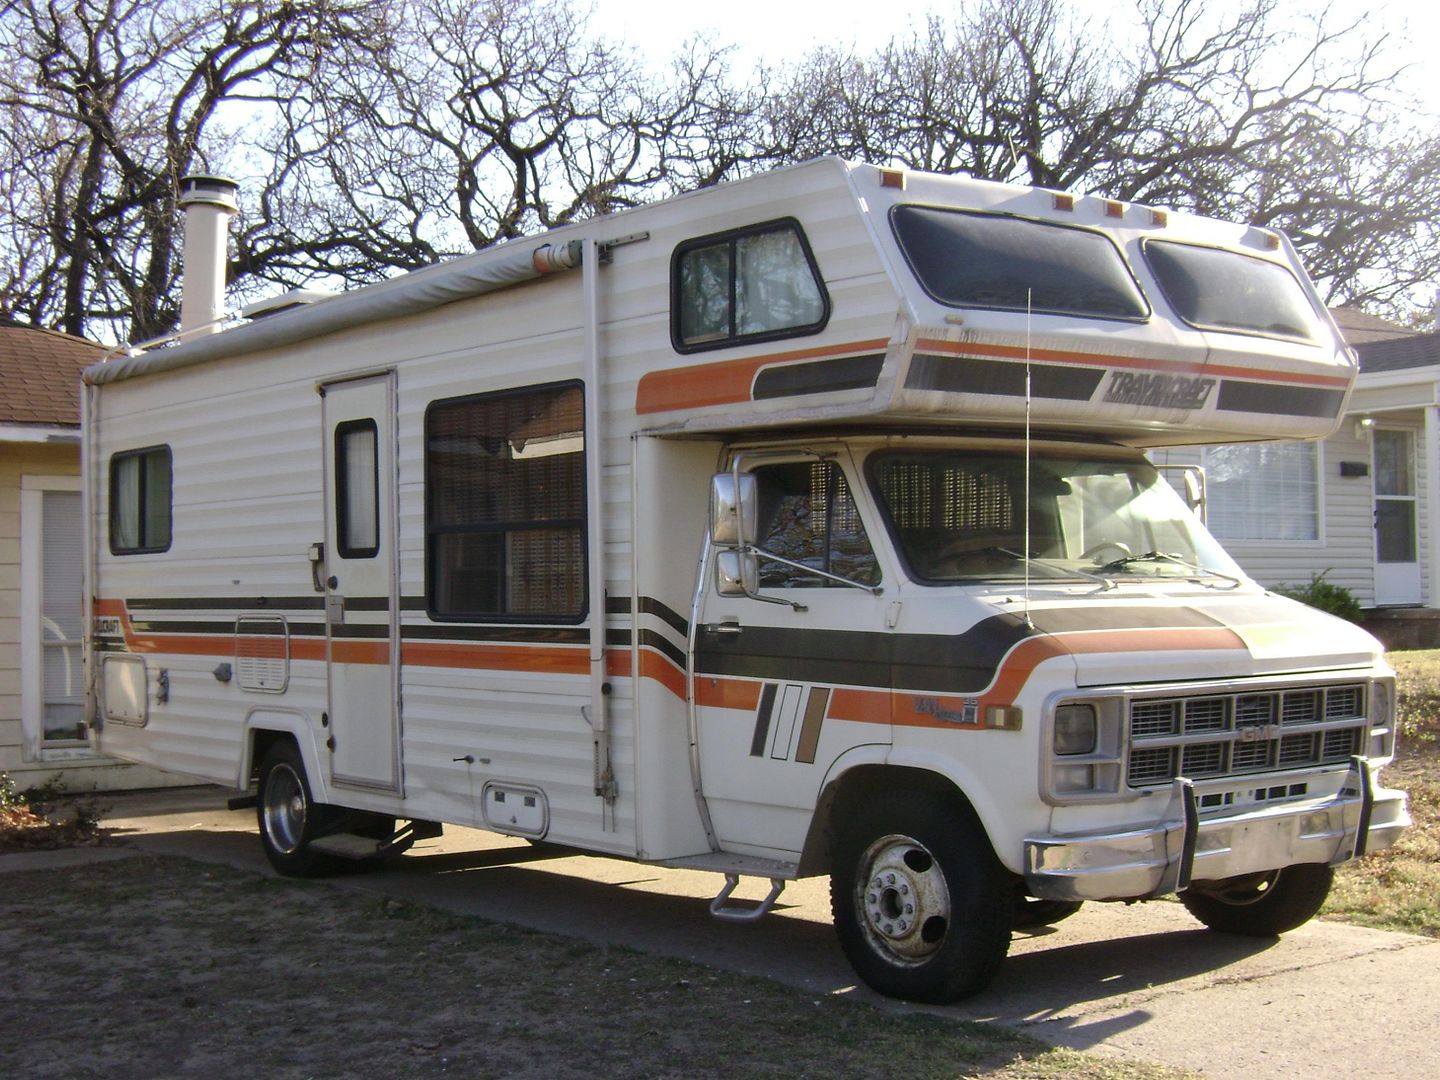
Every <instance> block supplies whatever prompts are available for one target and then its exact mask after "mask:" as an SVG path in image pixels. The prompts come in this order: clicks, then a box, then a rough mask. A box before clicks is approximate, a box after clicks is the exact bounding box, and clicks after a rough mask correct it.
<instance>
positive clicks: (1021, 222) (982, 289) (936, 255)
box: [890, 206, 1149, 319]
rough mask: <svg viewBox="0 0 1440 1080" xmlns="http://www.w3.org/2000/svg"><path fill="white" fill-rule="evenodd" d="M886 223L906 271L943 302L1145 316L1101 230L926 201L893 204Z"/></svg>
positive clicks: (1058, 312)
mask: <svg viewBox="0 0 1440 1080" xmlns="http://www.w3.org/2000/svg"><path fill="white" fill-rule="evenodd" d="M890 220H891V224H892V227H893V228H894V230H895V236H896V238H897V239H898V240H899V241H900V250H901V251H903V252H904V253H905V259H906V261H907V262H909V264H910V268H911V270H913V271H914V272H915V276H916V277H917V278H918V279H919V280H920V284H921V285H922V286H924V288H925V291H926V292H927V293H929V294H930V295H931V296H933V297H934V298H935V299H936V300H939V301H940V302H941V303H942V304H950V305H953V306H956V307H982V308H998V309H1000V310H1010V311H1027V310H1029V311H1035V312H1038V313H1042V314H1056V315H1084V316H1089V317H1092V318H1105V319H1143V318H1145V317H1146V315H1147V314H1148V313H1149V310H1148V308H1147V307H1146V305H1145V298H1144V297H1143V296H1142V295H1141V294H1140V288H1139V286H1137V285H1136V284H1135V280H1134V278H1132V277H1131V276H1130V270H1129V268H1128V267H1127V266H1126V265H1125V260H1124V259H1122V258H1121V257H1120V251H1119V249H1118V248H1116V247H1115V245H1114V244H1113V243H1111V242H1110V240H1109V239H1108V238H1107V237H1105V236H1104V235H1103V234H1101V233H1098V232H1092V231H1091V230H1089V229H1079V228H1075V227H1073V226H1065V225H1057V224H1053V223H1051V222H1043V221H1029V220H1026V219H1024V218H1017V217H1008V216H1005V215H1001V214H979V213H972V212H968V211H961V210H941V209H937V208H934V207H928V206H897V207H895V209H894V210H893V211H891V218H890Z"/></svg>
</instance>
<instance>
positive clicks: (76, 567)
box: [0, 323, 175, 790]
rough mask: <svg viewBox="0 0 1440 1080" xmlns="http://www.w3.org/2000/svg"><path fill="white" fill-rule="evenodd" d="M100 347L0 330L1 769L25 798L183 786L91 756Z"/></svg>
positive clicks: (14, 328)
mask: <svg viewBox="0 0 1440 1080" xmlns="http://www.w3.org/2000/svg"><path fill="white" fill-rule="evenodd" d="M100 353H101V349H100V347H99V346H98V345H94V344H92V343H90V342H88V341H84V340H81V339H80V338H75V337H71V336H69V335H67V334H61V333H57V332H55V331H53V330H42V329H38V328H35V327H28V326H19V325H15V324H13V323H4V324H0V772H5V773H8V774H9V775H10V777H11V778H12V779H13V780H14V781H15V784H16V786H17V787H19V788H21V789H25V788H29V787H34V786H38V785H41V784H44V783H47V782H49V781H51V780H55V779H56V778H57V777H58V778H59V779H58V783H60V784H61V785H62V786H64V787H66V788H68V789H71V790H92V789H93V790H114V789H116V788H122V787H125V788H134V787H152V786H157V785H160V784H167V783H174V782H175V780H174V779H173V778H167V777H165V776H164V775H163V774H160V773H157V772H154V771H153V770H147V769H140V768H138V767H136V766H133V765H125V764H121V763H119V762H116V761H113V760H111V759H108V758H103V757H100V756H98V755H96V754H95V753H93V752H92V751H91V750H90V747H89V744H88V742H87V738H86V735H87V732H86V727H85V717H84V700H85V698H84V692H83V686H82V678H83V672H82V668H81V648H80V635H81V614H80V612H81V604H80V601H81V559H82V534H81V513H80V371H81V369H82V368H84V367H85V366H86V365H87V364H91V363H94V362H95V360H96V359H98V358H99V356H100Z"/></svg>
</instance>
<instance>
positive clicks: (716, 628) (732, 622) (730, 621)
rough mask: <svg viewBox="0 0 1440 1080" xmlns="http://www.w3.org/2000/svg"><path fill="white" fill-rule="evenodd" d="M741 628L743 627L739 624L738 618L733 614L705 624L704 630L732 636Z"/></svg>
mask: <svg viewBox="0 0 1440 1080" xmlns="http://www.w3.org/2000/svg"><path fill="white" fill-rule="evenodd" d="M742 629H744V628H743V627H742V626H741V625H740V620H739V619H737V618H735V616H733V615H730V616H727V617H726V618H723V619H721V620H720V621H719V622H712V623H706V624H705V632H706V633H707V634H718V635H720V636H723V637H734V636H735V635H736V634H738V633H740V631H741V630H742Z"/></svg>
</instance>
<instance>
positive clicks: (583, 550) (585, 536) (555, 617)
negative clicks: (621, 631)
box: [421, 379, 591, 626]
mask: <svg viewBox="0 0 1440 1080" xmlns="http://www.w3.org/2000/svg"><path fill="white" fill-rule="evenodd" d="M570 389H574V390H578V391H579V393H580V402H581V425H582V428H581V437H582V440H583V446H582V449H581V451H580V507H579V509H580V513H579V516H578V517H577V518H575V519H566V520H567V521H570V520H573V522H574V525H573V526H567V527H574V528H577V529H578V530H579V533H580V560H579V561H580V581H579V585H578V588H579V594H580V606H579V610H578V612H577V613H576V614H574V615H571V614H569V613H556V612H548V613H542V612H522V613H518V614H512V613H508V612H498V611H497V612H449V611H440V610H439V609H438V608H437V607H436V604H435V584H436V579H437V575H436V574H435V571H434V559H435V550H434V547H433V546H432V543H433V541H432V538H433V537H435V536H437V535H441V534H442V533H446V534H448V533H454V532H463V533H498V534H500V535H504V534H505V533H507V532H509V531H511V530H508V529H504V528H499V527H497V528H494V529H444V530H441V529H437V528H435V527H434V526H433V524H432V522H433V513H434V511H433V507H434V503H433V501H432V500H433V498H434V492H435V490H436V487H435V482H434V476H433V471H434V470H433V467H432V463H431V457H430V423H431V417H432V415H433V413H434V412H435V410H437V409H443V408H452V407H455V406H460V405H466V404H470V403H473V402H480V401H493V400H497V399H500V398H507V397H512V398H513V397H524V396H538V395H540V394H545V393H553V394H556V395H557V396H558V394H559V393H562V392H564V391H566V390H570ZM584 403H585V384H584V382H583V381H582V380H580V379H562V380H559V381H557V382H549V383H535V384H531V385H526V386H511V387H504V388H502V389H498V390H486V391H481V392H480V393H476V394H459V395H456V396H454V397H447V398H436V399H435V400H433V401H431V402H430V403H429V404H427V405H426V406H425V415H424V418H423V421H422V426H421V447H422V449H421V454H422V456H423V465H424V484H425V490H424V494H423V498H422V504H423V507H424V519H423V528H424V543H423V550H422V553H421V555H422V559H423V564H422V565H423V568H424V579H425V614H426V616H427V617H428V618H429V619H430V620H431V621H433V622H441V623H483V624H502V625H515V624H519V625H527V624H539V625H548V626H578V625H581V624H583V623H584V622H586V620H587V619H588V618H589V617H590V521H589V513H588V509H589V500H588V497H587V490H586V489H587V486H588V482H589V477H588V472H587V469H586V455H587V454H589V453H590V452H591V447H590V445H589V438H590V433H589V431H587V430H585V429H584V427H583V425H584V416H585V412H584ZM507 523H508V522H506V523H497V526H499V525H503V524H507Z"/></svg>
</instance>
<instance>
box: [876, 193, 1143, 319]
mask: <svg viewBox="0 0 1440 1080" xmlns="http://www.w3.org/2000/svg"><path fill="white" fill-rule="evenodd" d="M907 209H912V210H934V211H937V212H941V213H947V214H954V215H956V216H959V217H972V218H988V219H991V220H1006V221H1018V222H1021V223H1023V224H1026V225H1038V226H1041V227H1043V228H1049V229H1060V230H1063V231H1066V232H1076V233H1083V234H1086V235H1089V236H1095V237H1098V238H1099V239H1101V240H1103V241H1104V242H1105V243H1106V244H1108V245H1109V246H1110V248H1111V250H1113V251H1114V252H1115V257H1116V258H1117V259H1118V260H1119V265H1120V268H1121V269H1123V270H1124V271H1125V274H1126V276H1127V277H1128V278H1129V279H1130V284H1131V285H1132V286H1134V289H1135V295H1136V296H1137V297H1139V299H1140V304H1141V306H1142V308H1143V310H1142V311H1141V313H1140V314H1138V315H1108V314H1101V313H1091V312H1083V311H1064V310H1060V309H1057V308H1050V307H1036V308H1031V309H1029V314H1032V315H1046V316H1051V317H1054V318H1061V319H1065V318H1070V319H1094V320H1098V321H1100V322H1122V323H1130V324H1139V323H1148V322H1149V321H1150V320H1151V319H1153V318H1154V317H1155V305H1154V304H1153V303H1152V302H1151V300H1150V296H1149V294H1148V293H1146V291H1145V287H1144V286H1143V285H1142V284H1141V283H1140V278H1139V277H1138V276H1137V275H1136V273H1135V267H1133V266H1131V265H1130V260H1129V259H1128V258H1127V257H1126V255H1125V249H1124V248H1123V247H1122V246H1121V245H1120V244H1118V243H1116V241H1115V238H1114V237H1113V236H1111V235H1110V234H1109V233H1107V232H1105V231H1104V230H1103V229H1096V228H1092V227H1090V226H1088V225H1079V224H1075V223H1073V222H1068V221H1051V220H1050V219H1048V218H1040V217H1031V216H1029V215H1027V214H1014V213H1009V212H1004V211H995V210H977V209H973V208H970V207H963V206H937V205H935V204H933V203H919V202H901V203H896V204H895V205H894V206H892V207H891V208H890V211H889V213H888V214H887V215H886V216H887V219H888V221H889V225H890V235H891V237H893V238H894V240H895V246H896V247H897V248H898V249H899V251H900V255H901V257H902V258H903V259H904V260H905V266H906V268H907V269H908V270H909V271H910V276H911V277H912V278H913V279H914V281H915V283H916V284H917V285H919V286H920V288H921V290H922V291H923V292H924V293H925V295H926V296H928V297H929V298H930V299H931V300H933V301H935V303H937V304H940V305H942V306H943V307H947V308H954V309H956V310H959V311H998V312H1006V313H1009V314H1021V315H1023V314H1026V313H1027V310H1026V308H1024V307H1018V306H1002V305H999V304H971V303H958V302H956V301H954V300H946V299H945V298H944V297H942V296H939V295H937V294H936V293H935V292H934V291H933V290H932V289H931V287H930V284H929V283H928V282H927V281H926V280H925V278H924V277H923V276H922V275H921V273H920V271H919V270H918V269H917V268H916V266H915V261H914V259H913V258H912V257H911V255H910V251H909V249H908V248H907V247H906V245H905V240H904V238H903V237H902V236H901V234H900V230H899V229H898V228H896V223H895V219H896V216H897V213H898V212H901V211H904V210H907Z"/></svg>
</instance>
